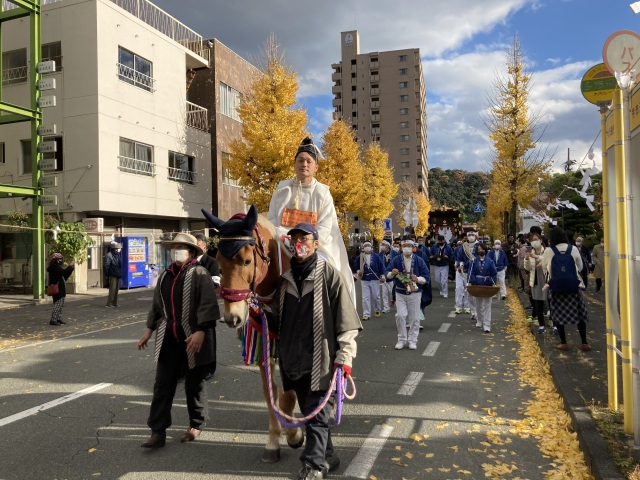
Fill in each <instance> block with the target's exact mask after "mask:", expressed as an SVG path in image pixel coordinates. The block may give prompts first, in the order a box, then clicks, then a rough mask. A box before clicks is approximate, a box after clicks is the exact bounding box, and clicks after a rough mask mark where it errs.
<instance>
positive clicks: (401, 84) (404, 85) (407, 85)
mask: <svg viewBox="0 0 640 480" xmlns="http://www.w3.org/2000/svg"><path fill="white" fill-rule="evenodd" d="M408 87H409V82H400V88H408Z"/></svg>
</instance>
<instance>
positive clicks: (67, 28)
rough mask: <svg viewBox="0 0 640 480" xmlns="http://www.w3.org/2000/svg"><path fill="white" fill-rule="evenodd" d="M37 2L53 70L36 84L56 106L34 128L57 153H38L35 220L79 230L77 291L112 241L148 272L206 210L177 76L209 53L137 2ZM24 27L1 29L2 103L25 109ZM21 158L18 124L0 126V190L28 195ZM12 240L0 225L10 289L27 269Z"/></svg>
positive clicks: (199, 150) (5, 204)
mask: <svg viewBox="0 0 640 480" xmlns="http://www.w3.org/2000/svg"><path fill="white" fill-rule="evenodd" d="M42 3H43V8H42V55H43V57H44V58H45V59H52V60H55V61H56V71H55V72H53V73H50V74H47V77H50V78H52V79H55V81H56V89H55V90H54V91H52V92H48V93H53V94H55V96H56V100H57V101H56V106H53V107H50V108H46V109H43V124H44V125H49V126H53V125H54V124H55V126H56V131H55V134H53V135H51V136H50V137H48V138H45V140H53V141H55V143H56V147H57V148H56V152H51V153H48V154H46V155H47V156H49V157H50V158H53V159H55V171H48V172H45V177H52V182H53V183H52V186H49V187H47V189H46V193H47V194H50V195H56V196H57V205H54V206H50V207H45V215H46V214H55V215H58V216H59V217H60V218H61V219H62V220H65V221H69V222H74V221H84V222H85V225H86V226H87V229H88V231H89V234H90V236H91V238H92V239H93V240H94V242H95V246H94V247H92V248H90V251H89V260H88V261H87V262H86V263H85V264H83V265H82V266H81V267H80V268H77V271H76V285H75V287H76V290H77V291H83V289H86V288H91V287H99V286H101V283H102V274H101V262H102V258H103V256H104V253H105V246H108V244H109V242H110V241H111V238H112V235H113V236H115V237H120V236H142V237H144V238H145V239H146V241H147V242H148V251H149V257H148V263H149V264H157V265H159V266H160V267H161V268H162V267H163V266H164V265H165V264H166V263H167V260H168V259H167V255H166V251H165V250H164V249H163V248H162V246H161V243H160V242H161V241H162V240H163V239H164V238H166V236H167V234H170V233H171V232H177V231H181V230H193V229H194V225H201V223H202V214H201V212H200V209H202V208H206V209H211V204H212V191H213V189H214V185H213V184H212V179H211V166H212V163H211V135H210V134H209V132H208V127H209V125H208V112H207V109H206V108H204V107H203V106H202V105H198V104H196V103H194V102H192V101H188V99H187V79H188V78H189V77H190V76H192V75H193V73H191V74H190V73H189V72H194V71H197V70H198V69H206V68H208V67H209V57H208V55H209V53H210V49H209V47H208V46H207V45H206V42H204V41H203V39H202V37H201V36H200V35H198V34H197V33H196V32H194V31H192V30H191V29H189V28H188V27H186V26H185V25H183V24H182V23H180V22H179V21H177V20H176V19H174V18H172V17H171V16H170V15H168V14H167V13H166V12H164V11H162V10H161V9H159V8H158V7H156V6H155V5H153V4H152V3H151V2H149V1H147V0H57V1H56V0H44V1H43V2H42ZM7 5H12V4H7ZM3 8H6V5H3ZM28 21H29V20H28V18H25V19H18V20H13V21H10V22H6V23H5V24H4V25H3V38H2V98H3V100H4V101H6V102H10V103H14V104H19V105H28V103H29V84H30V81H31V80H30V78H29V76H28V68H27V60H28V58H29V52H28V48H29V47H28V45H29V41H28V32H29V28H28ZM31 153H32V152H31V143H30V125H29V124H28V123H17V124H11V125H3V126H1V127H0V183H3V184H14V185H31ZM53 179H55V180H53ZM10 210H21V211H23V212H26V213H31V200H29V199H20V198H12V199H3V200H0V218H1V217H2V215H4V214H5V213H6V212H7V211H10ZM0 223H2V222H1V221H0ZM18 237H20V235H19V234H16V233H15V232H12V231H10V230H9V229H6V228H5V229H4V230H2V229H1V227H0V252H1V258H0V260H2V262H3V264H4V263H9V264H13V265H14V268H13V275H14V280H15V279H20V277H21V273H22V270H23V269H24V268H28V263H29V262H28V257H29V251H30V247H29V244H30V242H31V240H30V239H27V240H25V241H22V240H19V239H18ZM26 237H29V236H28V235H27V236H26ZM23 240H24V239H23ZM6 271H7V272H9V271H11V269H10V268H8V269H7V270H6ZM9 280H11V279H9Z"/></svg>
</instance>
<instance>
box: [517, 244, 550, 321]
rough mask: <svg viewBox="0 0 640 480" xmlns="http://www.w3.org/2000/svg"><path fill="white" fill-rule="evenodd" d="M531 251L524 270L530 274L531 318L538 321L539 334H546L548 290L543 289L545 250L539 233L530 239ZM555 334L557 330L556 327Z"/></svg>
mask: <svg viewBox="0 0 640 480" xmlns="http://www.w3.org/2000/svg"><path fill="white" fill-rule="evenodd" d="M530 243H531V251H530V252H529V253H527V254H526V255H525V260H524V268H525V270H526V271H528V272H529V277H528V278H527V284H528V285H529V286H530V287H531V299H532V301H531V303H532V306H533V309H532V311H531V316H532V317H533V318H534V319H535V318H537V319H538V333H539V334H543V333H544V332H545V324H544V302H545V301H546V300H547V289H543V287H544V285H545V284H546V283H547V282H546V279H545V276H544V273H543V271H542V256H543V254H544V251H545V248H544V245H542V238H540V235H539V234H537V233H532V234H531V237H530ZM553 330H554V333H557V329H556V328H555V327H554V329H553Z"/></svg>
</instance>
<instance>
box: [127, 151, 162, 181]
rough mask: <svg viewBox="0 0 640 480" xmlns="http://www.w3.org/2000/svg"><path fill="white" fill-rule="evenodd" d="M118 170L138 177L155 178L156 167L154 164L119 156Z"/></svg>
mask: <svg viewBox="0 0 640 480" xmlns="http://www.w3.org/2000/svg"><path fill="white" fill-rule="evenodd" d="M118 168H119V169H120V170H122V171H123V172H129V173H136V174H138V175H149V176H150V177H155V175H156V166H155V164H154V163H153V162H148V161H146V160H138V159H137V158H129V157H123V156H121V155H118Z"/></svg>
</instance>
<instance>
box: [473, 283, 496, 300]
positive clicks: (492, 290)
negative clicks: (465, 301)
mask: <svg viewBox="0 0 640 480" xmlns="http://www.w3.org/2000/svg"><path fill="white" fill-rule="evenodd" d="M499 291H500V287H499V286H498V285H486V286H485V285H467V293H468V294H469V295H471V296H472V297H483V298H488V297H493V296H494V295H495V294H496V293H498V292H499Z"/></svg>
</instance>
